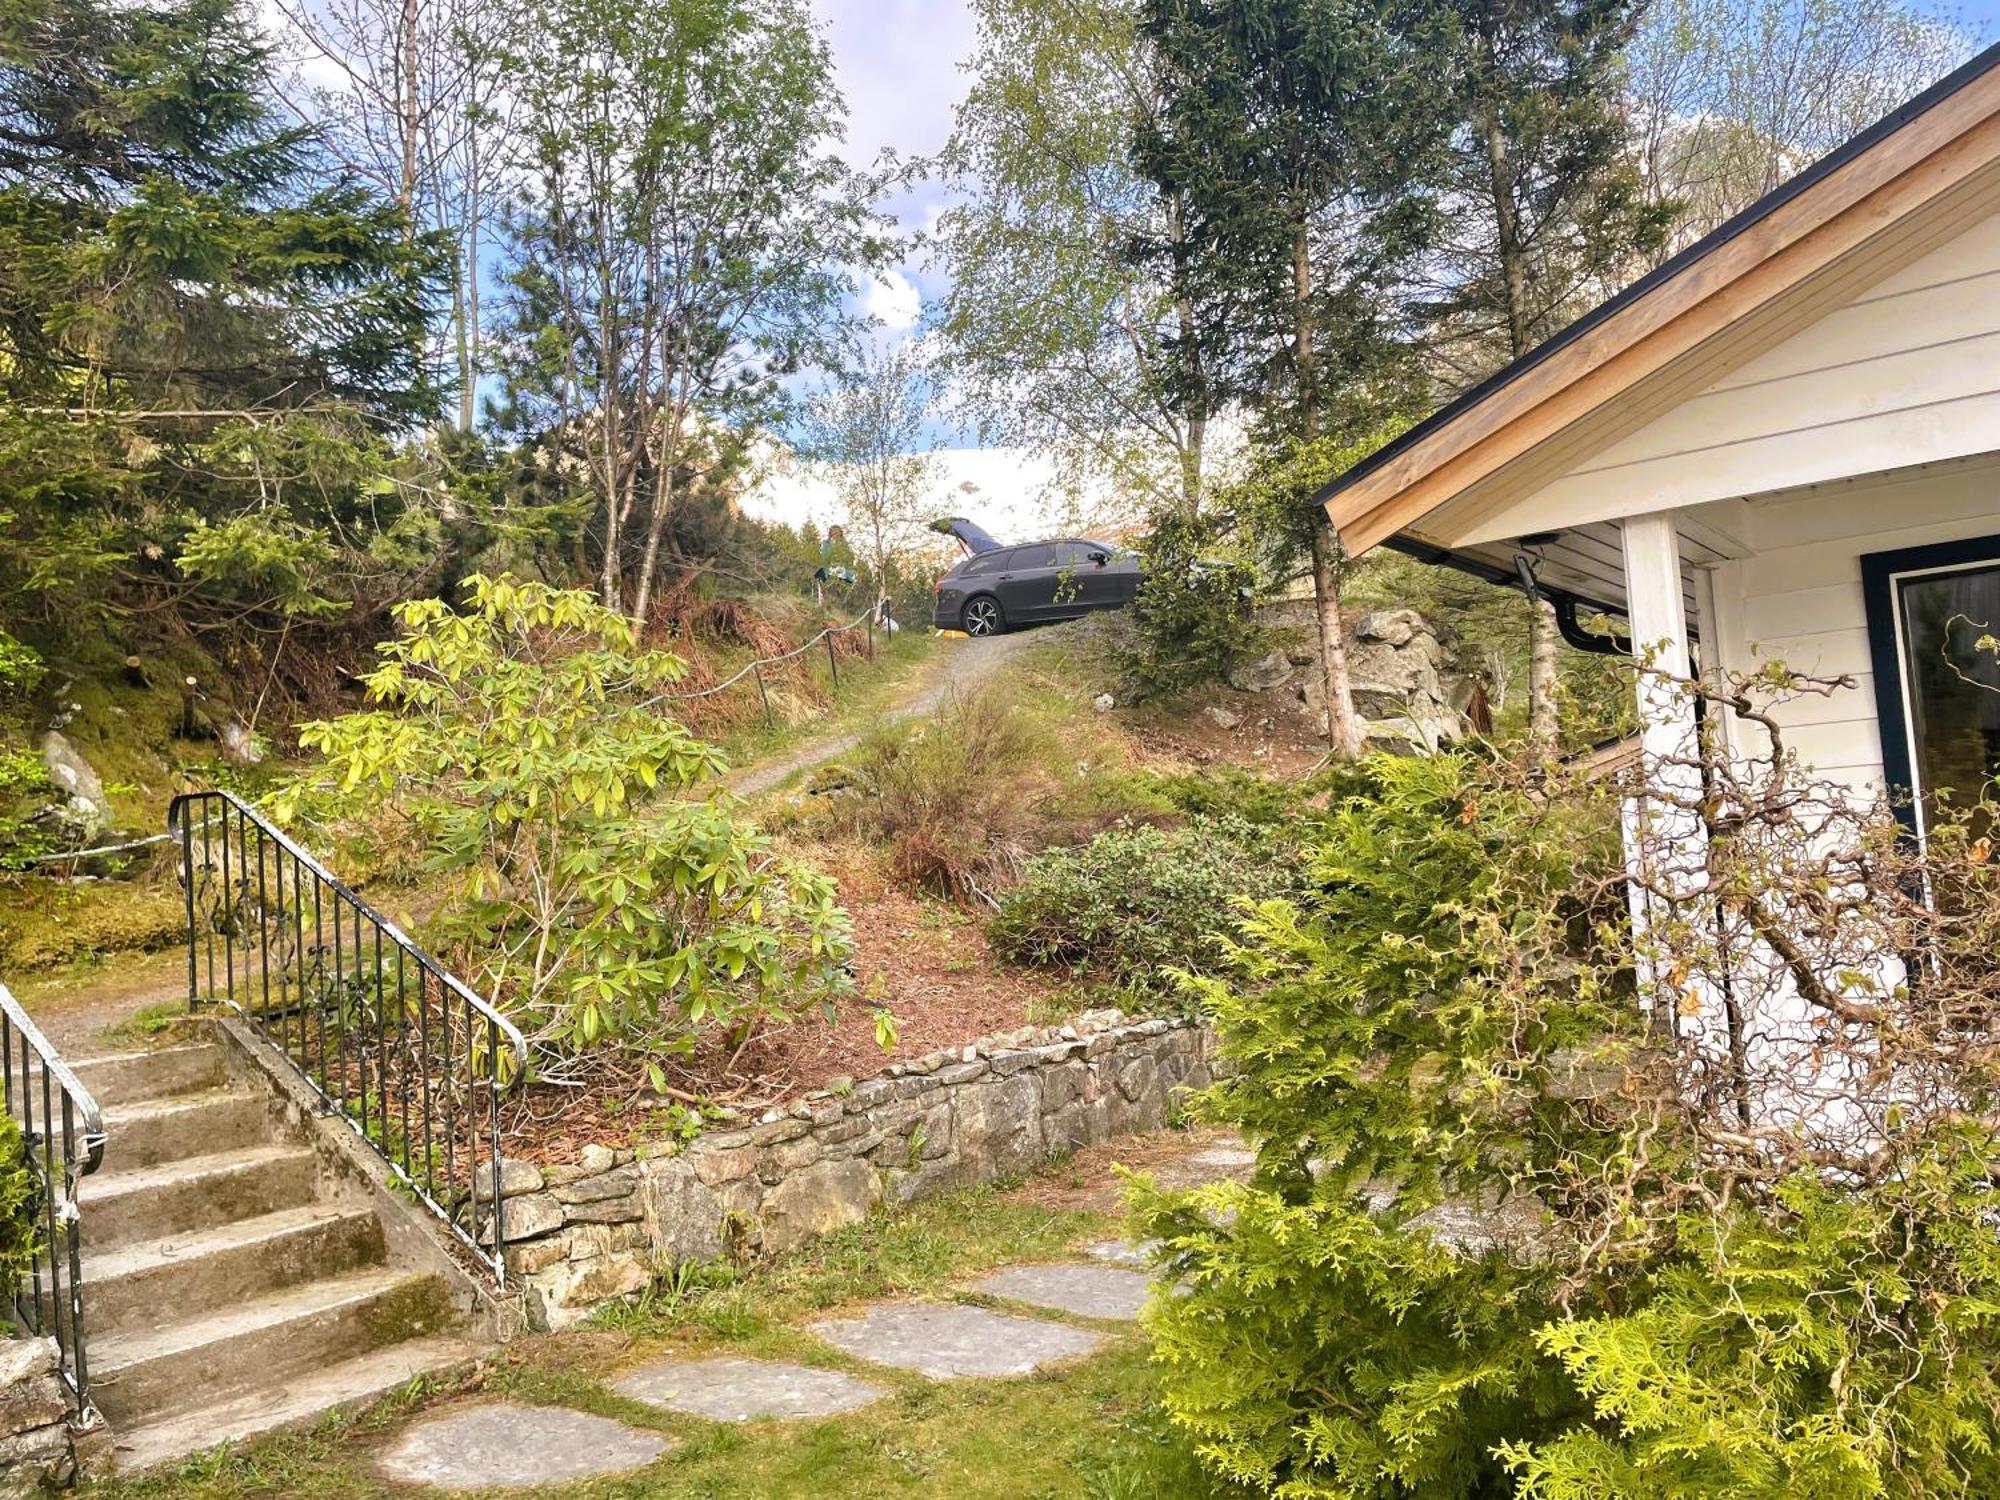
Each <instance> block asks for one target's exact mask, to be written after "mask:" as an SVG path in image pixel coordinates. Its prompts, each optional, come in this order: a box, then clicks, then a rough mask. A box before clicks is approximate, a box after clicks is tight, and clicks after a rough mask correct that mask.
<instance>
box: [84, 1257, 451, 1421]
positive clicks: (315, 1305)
mask: <svg viewBox="0 0 2000 1500" xmlns="http://www.w3.org/2000/svg"><path fill="white" fill-rule="evenodd" d="M453 1318H454V1314H453V1311H452V1308H451V1302H450V1297H449V1294H448V1293H447V1292H446V1290H445V1287H444V1284H443V1283H442V1282H441V1281H439V1280H438V1279H437V1278H436V1277H433V1276H424V1275H413V1274H412V1273H411V1272H409V1271H406V1270H400V1269H396V1268H393V1267H380V1266H377V1267H370V1268H368V1269H365V1270H359V1271H349V1272H347V1273H345V1274H344V1275H340V1276H329V1277H326V1278H324V1279H322V1280H318V1281H309V1282H306V1283H305V1284H304V1285H301V1286H294V1287H285V1288H283V1289H281V1290H279V1291H275V1292H267V1293H265V1294H264V1295H262V1296H260V1297H252V1298H248V1299H245V1300H243V1301H240V1302H238V1303H236V1304H234V1305H232V1306H230V1307H226V1308H223V1309H221V1310H219V1311H216V1312H211V1313H206V1314H204V1315H202V1316H200V1317H197V1318H193V1319H190V1320H187V1321H184V1322H177V1323H172V1324H168V1325H167V1326H165V1327H161V1328H152V1329H146V1330H143V1331H141V1332H137V1333H131V1334H112V1335H110V1336H108V1337H105V1338H101V1339H100V1338H97V1337H95V1336H92V1337H91V1339H90V1393H91V1396H92V1397H93V1398H94V1399H95V1400H96V1402H97V1406H98V1409H99V1410H100V1411H102V1412H103V1413H104V1415H105V1418H106V1419H107V1420H108V1421H109V1422H110V1423H111V1427H112V1430H113V1431H114V1432H118V1431H122V1430H124V1429H125V1428H127V1427H133V1426H138V1425H140V1424H141V1423H145V1422H148V1421H155V1420H158V1419H159V1418H161V1417H163V1416H166V1415H169V1414H172V1413H176V1412H185V1411H191V1410H193V1409H194V1408H196V1407H208V1406H214V1405H217V1404H219V1403H221V1402H225V1401H231V1400H233V1399H234V1398H236V1397H238V1396H245V1395H250V1394H251V1393H253V1392H255V1393H258V1394H259V1395H262V1394H263V1393H264V1392H266V1391H268V1390H269V1389H270V1388H271V1387H272V1386H274V1385H276V1384H279V1383H281V1382H286V1381H290V1380H292V1379H294V1378H296V1377H297V1376H300V1375H303V1374H307V1373H309V1372H312V1371H319V1370H324V1369H326V1368H327V1367H329V1366H331V1365H335V1364H338V1363H340V1362H342V1361H344V1360H350V1359H355V1358H358V1357H359V1356H361V1355H364V1354H368V1353H372V1352H374V1351H376V1350H379V1349H381V1348H383V1347H385V1346H386V1345H390V1344H394V1343H398V1342H401V1341H402V1340H405V1339H409V1338H415V1337H419V1336H422V1335H426V1334H430V1335H435V1334H437V1333H440V1332H443V1331H446V1330H447V1329H448V1328H449V1327H450V1325H451V1323H452V1321H453Z"/></svg>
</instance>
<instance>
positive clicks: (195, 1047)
mask: <svg viewBox="0 0 2000 1500" xmlns="http://www.w3.org/2000/svg"><path fill="white" fill-rule="evenodd" d="M70 1069H71V1071H72V1072H74V1073H75V1074H76V1076H77V1078H78V1080H79V1081H80V1082H81V1083H82V1084H83V1086H84V1087H85V1088H87V1089H89V1090H90V1093H91V1097H92V1098H94V1099H96V1100H97V1103H98V1107H99V1108H101V1109H109V1108H110V1107H111V1106H112V1105H114V1104H132V1103H136V1102H137V1101H139V1100H141V1099H164V1098H166V1097H167V1096H169V1095H172V1094H193V1093H199V1092H201V1091H202V1090H204V1089H219V1088H221V1087H222V1086H223V1085H224V1084H225V1083H226V1082H228V1078H227V1075H226V1070H225V1068H224V1066H223V1061H222V1049H221V1048H220V1047H218V1046H215V1045H214V1044H213V1043H209V1042H186V1043H183V1044H182V1045H180V1046H177V1047H160V1048H157V1049H154V1050H152V1051H145V1052H113V1053H109V1054H107V1055H105V1056H103V1057H87V1058H85V1059H84V1060H83V1061H81V1062H73V1063H71V1064H70Z"/></svg>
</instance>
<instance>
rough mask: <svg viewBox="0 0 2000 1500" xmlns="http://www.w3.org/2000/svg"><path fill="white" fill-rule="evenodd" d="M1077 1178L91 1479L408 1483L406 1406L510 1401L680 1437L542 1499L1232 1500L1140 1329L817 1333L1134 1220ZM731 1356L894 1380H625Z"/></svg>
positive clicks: (940, 1206)
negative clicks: (690, 1414) (719, 1392)
mask: <svg viewBox="0 0 2000 1500" xmlns="http://www.w3.org/2000/svg"><path fill="white" fill-rule="evenodd" d="M1081 1170H1082V1169H1079V1168H1078V1167H1076V1166H1054V1167H1051V1168H1050V1169H1048V1171H1047V1172H1045V1173H1044V1174H1042V1175H1041V1176H1040V1177H1038V1178H1031V1179H1029V1180H1028V1181H1026V1182H1025V1183H1020V1184H1014V1185H1011V1186H1002V1187H994V1188H981V1189H975V1190H972V1191H969V1192H964V1193H958V1194H954V1195H952V1196H950V1197H946V1198H940V1199H936V1200H933V1201H931V1202H929V1203H924V1204H919V1205H916V1206H913V1207H910V1208H905V1209H900V1210H895V1211H887V1212H884V1213H881V1214H879V1215H877V1216H876V1217H874V1218H872V1219H870V1220H869V1221H867V1222H866V1223H864V1224H860V1225H857V1226H855V1227H853V1228H851V1229H848V1230H845V1231H843V1232H841V1233H838V1234H836V1235H833V1236H830V1237H829V1238H827V1239H825V1240H822V1241H820V1242H819V1243H818V1244H816V1245H815V1246H812V1247H810V1248H809V1249H806V1250H804V1251H801V1252H799V1253H798V1254H796V1255H793V1256H791V1257H788V1258H786V1259H785V1260H782V1261H780V1262H778V1263H776V1264H774V1265H771V1266H768V1267H764V1268H762V1269H759V1270H757V1271H753V1272H750V1273H747V1274H743V1275H737V1274H734V1273H728V1272H720V1273H709V1274H707V1275H705V1276H703V1277H689V1278H683V1279H680V1280H678V1281H675V1280H669V1281H668V1282H666V1283H663V1284H662V1285H661V1286H660V1287H659V1288H658V1289H656V1290H655V1291H654V1292H653V1293H652V1294H651V1295H650V1297H649V1298H648V1300H647V1301H646V1302H645V1303H644V1304H643V1305H641V1306H638V1307H634V1308H627V1309H621V1310H618V1311H616V1312H615V1313H613V1314H611V1315H609V1316H606V1317H604V1318H602V1319H601V1320H600V1321H599V1322H597V1323H596V1324H594V1325H591V1326H587V1327H585V1328H582V1329H578V1330H574V1331H572V1332H569V1333H565V1334H557V1335H550V1336H545V1337H540V1338H534V1339H529V1340H524V1341H522V1342H519V1343H516V1344H514V1345H512V1346H510V1347H509V1348H508V1349H507V1350H506V1351H505V1352H504V1353H503V1354H501V1355H500V1356H498V1358H497V1360H496V1362H495V1364H494V1365H493V1366H492V1367H491V1368H489V1369H487V1370H485V1371H484V1372H482V1373H480V1374H477V1375H475V1376H473V1377H472V1378H471V1379H470V1380H468V1381H466V1382H465V1383H463V1384H461V1385H459V1386H457V1387H452V1388H430V1389H413V1390H411V1391H408V1392H406V1393H404V1394H403V1395H402V1396H401V1397H399V1398H397V1399H394V1400H391V1401H388V1402H384V1403H382V1404H381V1405H379V1406H377V1407H376V1408H374V1409H373V1410H371V1411H368V1412H364V1413H361V1414H359V1415H358V1416H355V1417H350V1418H347V1419H343V1420H336V1421H329V1422H328V1423H326V1424H324V1425H323V1426H322V1427H321V1428H319V1429H318V1430H316V1431H314V1432H311V1433H309V1434H296V1433H294V1434H284V1435H279V1436H275V1437H272V1438H268V1439H265V1440H263V1441H261V1442H259V1443H257V1444H254V1445H252V1446H249V1447H246V1448H244V1449H242V1450H240V1451H237V1452H234V1453H225V1454H221V1455H211V1456H208V1457H204V1458H200V1459H196V1460H193V1461H190V1462H189V1463H187V1464H186V1465H184V1466H183V1467H182V1468H181V1469H180V1470H178V1471H174V1470H167V1471H163V1472H162V1473H160V1474H158V1475H155V1476H152V1477H149V1478H145V1479H141V1480H135V1481H115V1482H107V1483H104V1484H101V1485H99V1486H98V1487H97V1488H96V1489H95V1490H94V1491H93V1493H95V1494H98V1495H100V1496H105V1497H113V1500H141V1497H145V1500H211V1497H223V1496H288V1497H289V1496H296V1497H300V1500H325V1497H331V1496H343V1497H344V1496H377V1495H391V1494H405V1493H410V1492H409V1491H407V1490H404V1489H402V1488H400V1487H398V1486H394V1485H391V1484H389V1483H387V1482H385V1481H384V1480H382V1479H380V1478H378V1477H377V1476H376V1475H375V1473H374V1471H373V1467H372V1465H373V1460H374V1457H375V1455H376V1453H378V1452H379V1451H380V1450H381V1449H383V1448H384V1447H386V1446H388V1445H389V1444H391V1443H392V1442H393V1441H394V1440H395V1437H396V1435H397V1433H398V1432H399V1431H400V1429H401V1428H402V1426H403V1425H404V1424H405V1423H406V1422H407V1421H408V1420H409V1419H410V1418H411V1416H412V1415H413V1414H416V1413H418V1412H422V1411H427V1410H446V1409H449V1408H451V1407H452V1406H454V1405H456V1404H459V1403H463V1402H466V1401H472V1400H478V1399H482V1398H486V1397H493V1396H506V1397H508V1398H511V1399H514V1400H517V1401H524V1402H540V1403H550V1404H559V1405H565V1406H572V1407H576V1408H579V1409H582V1410H586V1411H591V1412H596V1413H599V1414H601V1415H604V1416H610V1417H615V1418H617V1419H619V1420H620V1421H624V1422H628V1423H631V1424H632V1425H634V1426H637V1427H644V1428H652V1429H655V1430H657V1431H660V1432H663V1433H665V1434H667V1435H668V1436H669V1437H670V1438H671V1439H672V1440H673V1441H674V1443H675V1447H674V1448H673V1450H672V1451H671V1452H669V1453H667V1454H666V1455H665V1456H663V1457H662V1458H660V1459H659V1460H658V1461H656V1462H655V1463H653V1464H652V1465H650V1466H649V1467H647V1468H645V1469H641V1470H637V1471H634V1472H632V1473H628V1474H625V1475H622V1476H619V1477H617V1478H613V1479H605V1480H595V1481H590V1482H586V1483H579V1484H571V1485H565V1486H555V1487H550V1488H547V1489H539V1490H535V1491H533V1492H532V1493H533V1494H534V1495H535V1496H536V1497H537V1500H586V1497H588V1500H612V1497H618V1500H668V1497H672V1500H723V1497H731V1500H735V1497H741V1500H766V1497H770V1500H791V1497H801V1500H803V1497H818V1496H824V1497H834V1496H839V1497H843V1500H862V1497H872V1496H878V1495H910V1496H950V1497H953V1500H1058V1497H1083V1500H1198V1497H1211V1496H1219V1495H1220V1494H1221V1493H1222V1492H1221V1491H1219V1490H1217V1489H1215V1488H1213V1487H1211V1486H1210V1485H1209V1484H1208V1482H1207V1481H1205V1480H1204V1479H1203V1478H1202V1477H1201V1475H1200V1474H1199V1472H1198V1471H1197V1470H1196V1468H1195V1466H1194V1464H1193V1462H1192V1461H1191V1460H1190V1459H1189V1458H1188V1457H1187V1455H1186V1454H1185V1453H1184V1452H1183V1450H1182V1449H1181V1448H1180V1447H1179V1446H1178V1444H1177V1443H1176V1442H1175V1441H1174V1440H1173V1439H1172V1438H1171V1437H1170V1436H1169V1434H1168V1433H1167V1431H1166V1428H1165V1424H1164V1423H1163V1421H1162V1420H1161V1418H1160V1417H1159V1415H1158V1412H1157V1409H1156V1408H1155V1406H1154V1404H1153V1401H1152V1397H1151V1387H1150V1380H1151V1376H1150V1372H1149V1370H1148V1366H1147V1361H1146V1352H1145V1343H1144V1337H1143V1335H1142V1334H1141V1333H1140V1332H1138V1331H1137V1330H1136V1329H1135V1328H1133V1327H1131V1326H1130V1325H1120V1324H1109V1323H1104V1324H1089V1323H1087V1322H1084V1321H1083V1320H1068V1321H1075V1322H1078V1324H1079V1326H1088V1327H1093V1328H1095V1329H1096V1330H1097V1331H1100V1332H1103V1333H1105V1334H1106V1335H1107V1339H1106V1343H1105V1346H1104V1348H1103V1349H1102V1350H1101V1351H1100V1352H1099V1353H1097V1354H1096V1355H1094V1356H1092V1357H1090V1358H1088V1359H1086V1360H1084V1361H1081V1362H1079V1363H1076V1364H1072V1365H1070V1366H1067V1367H1064V1368H1060V1369H1058V1370H1056V1371H1054V1372H1052V1373H1048V1374H1044V1375H1039V1376H1031V1377H1027V1378H1023V1379H1014V1380H966V1381H950V1382H938V1381H931V1380H927V1379H925V1378H923V1377H921V1376H917V1375H912V1374H907V1373H904V1372H901V1371H895V1370H884V1369H880V1368H877V1367H871V1366H865V1365H863V1364H861V1363H859V1362H858V1361H855V1360H852V1359H850V1358H848V1357H847V1356H846V1355H844V1354H842V1353H840V1352H839V1351H837V1350H835V1349H832V1348H831V1347H829V1346H828V1345H825V1344H823V1343H821V1342H819V1341H818V1340H817V1339H815V1338H814V1337H813V1336H812V1335H811V1334H810V1333H808V1332H806V1331H805V1329H804V1325H805V1324H806V1323H807V1322H809V1321H811V1320H813V1319H814V1318H816V1317H819V1316H822V1315H823V1314H824V1313H825V1312H826V1311H828V1310H832V1309H842V1308H856V1307H858V1306H860V1305H861V1304H863V1303H865V1302H867V1301H870V1300H873V1299H876V1298H882V1297H889V1296H913V1295H914V1296H929V1297H934V1298H949V1297H952V1296H953V1295H955V1291H954V1289H955V1288H957V1287H958V1286H960V1285H962V1284H963V1283H964V1282H966V1281H967V1280H970V1279H972V1278H973V1277H975V1276H977V1275H978V1274H979V1273H981V1272H983V1271H986V1270H988V1269H990V1268H992V1267H995V1266H999V1265H1002V1264H1007V1263H1011V1262H1020V1261H1033V1260H1050V1259H1058V1258H1064V1257H1065V1256H1066V1255H1069V1254H1070V1253H1072V1247H1077V1246H1081V1245H1085V1244H1088V1243H1090V1242H1091V1241H1093V1240H1102V1239H1106V1238H1111V1237H1115V1236H1116V1235H1117V1234H1118V1233H1119V1230H1120V1227H1121V1225H1120V1221H1119V1217H1118V1215H1117V1214H1115V1213H1113V1212H1106V1211H1103V1210H1100V1209H1098V1208H1095V1207H1089V1206H1084V1207H1078V1206H1074V1205H1075V1204H1078V1203H1091V1202H1101V1201H1103V1196H1102V1194H1092V1193H1082V1192H1079V1191H1078V1189H1079V1187H1080V1186H1083V1185H1084V1184H1083V1182H1082V1177H1081V1175H1080V1172H1081ZM1097 1170H1100V1169H1092V1176H1093V1177H1095V1175H1096V1172H1097ZM1035 1315H1036V1316H1050V1317H1055V1316H1057V1315H1053V1314H1035ZM718 1352H728V1353H734V1354H744V1355H765V1356H773V1357H783V1358H787V1359H792V1360H797V1361H799V1362H802V1363H810V1364H815V1365H821V1366H825V1367H828V1368H834V1369H847V1370H853V1371H855V1372H857V1373H866V1374H867V1376H868V1378H869V1379H871V1380H873V1381H875V1382H876V1383H877V1384H880V1385H883V1386H886V1387H888V1388H889V1389H891V1391H892V1392H893V1394H892V1395H891V1396H890V1397H889V1398H888V1399H886V1400H884V1401H880V1402H877V1403H876V1404H874V1405H873V1406H870V1407H866V1408H863V1409H862V1410H860V1411H857V1412H853V1413H850V1414H848V1415H845V1416H840V1417H832V1418H827V1419H824V1420H820V1421H815V1422H785V1423H781V1422H757V1423H750V1424H745V1425H741V1426H733V1425H732V1426H725V1425H718V1424H715V1423H710V1422H705V1421H702V1420H699V1419H695V1418H687V1417H681V1416H675V1415H671V1414H667V1413H662V1412H658V1411H655V1410H653V1409H652V1408H650V1407H647V1406H643V1405H640V1404H638V1403H636V1402H633V1401H629V1400H626V1399H624V1398H622V1397H620V1396H618V1395H616V1394H614V1393H613V1392H612V1391H611V1389H610V1388H609V1384H608V1382H609V1381H610V1380H612V1379H614V1378H615V1377H616V1376H617V1375H618V1374H619V1373H620V1372H622V1371H623V1370H624V1369H625V1368H627V1367H629V1366H631V1365H635V1364H638V1363H641V1362H644V1361H647V1360H650V1359H655V1358H658V1357H660V1356H662V1355H665V1354H668V1353H718ZM496 1493H514V1494H519V1493H522V1492H519V1491H509V1492H496Z"/></svg>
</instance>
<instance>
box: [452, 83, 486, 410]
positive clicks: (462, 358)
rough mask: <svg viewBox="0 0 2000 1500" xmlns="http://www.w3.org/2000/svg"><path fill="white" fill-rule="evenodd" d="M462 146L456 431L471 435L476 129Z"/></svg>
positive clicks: (475, 347)
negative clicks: (462, 219) (462, 252)
mask: <svg viewBox="0 0 2000 1500" xmlns="http://www.w3.org/2000/svg"><path fill="white" fill-rule="evenodd" d="M468 128H469V129H471V130H472V131H473V132H475V134H474V136H473V139H472V140H470V141H469V142H468V143H467V145H466V179H467V180H466V185H465V269H464V270H463V272H461V273H460V274H461V276H462V277H463V289H464V290H463V297H462V299H461V305H462V315H461V319H460V322H459V325H458V430H459V431H460V432H470V431H472V424H473V422H474V420H475V419H476V418H477V416H478V394H479V391H478V387H479V216H480V215H481V214H482V213H484V212H485V207H484V205H483V204H482V203H481V202H480V201H479V141H478V136H477V131H478V130H479V128H480V127H479V125H478V123H477V122H474V123H473V124H472V125H471V126H469V127H468Z"/></svg>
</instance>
